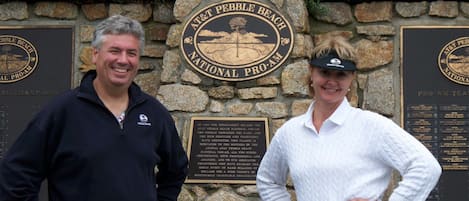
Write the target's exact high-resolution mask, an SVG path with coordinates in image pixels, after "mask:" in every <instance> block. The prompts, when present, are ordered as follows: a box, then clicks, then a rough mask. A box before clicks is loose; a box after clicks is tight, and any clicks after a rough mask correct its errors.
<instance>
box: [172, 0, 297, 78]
mask: <svg viewBox="0 0 469 201" xmlns="http://www.w3.org/2000/svg"><path fill="white" fill-rule="evenodd" d="M293 44H294V41H293V29H292V27H291V26H290V23H289V22H288V20H287V19H286V18H285V17H284V16H283V15H282V14H281V13H280V12H278V11H277V10H276V9H275V6H273V7H270V6H268V5H266V4H262V3H260V2H257V1H246V0H244V1H221V2H218V3H214V4H211V5H209V6H207V7H205V8H203V9H201V10H200V11H198V12H197V13H195V14H194V15H192V17H191V18H190V19H189V20H188V21H187V22H186V24H185V26H184V29H183V33H182V37H181V50H182V53H183V54H184V58H185V60H186V61H187V63H189V64H190V65H191V66H192V67H193V68H194V69H195V70H196V71H198V72H199V73H202V74H204V75H206V76H208V77H211V78H215V79H219V80H226V81H243V80H250V79H255V78H258V77H261V76H264V75H266V74H268V73H270V72H272V71H274V70H275V69H277V68H279V67H280V66H281V65H282V64H283V63H284V62H285V60H286V59H287V58H288V56H289V55H290V52H291V51H292V48H293Z"/></svg>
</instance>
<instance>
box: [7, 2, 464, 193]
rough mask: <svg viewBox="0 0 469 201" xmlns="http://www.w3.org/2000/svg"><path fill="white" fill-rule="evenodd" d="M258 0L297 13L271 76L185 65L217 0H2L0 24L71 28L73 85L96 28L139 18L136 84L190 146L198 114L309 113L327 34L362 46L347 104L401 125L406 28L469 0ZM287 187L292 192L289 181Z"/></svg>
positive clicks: (434, 21) (445, 21) (445, 16)
mask: <svg viewBox="0 0 469 201" xmlns="http://www.w3.org/2000/svg"><path fill="white" fill-rule="evenodd" d="M259 1H261V2H263V3H265V4H268V5H271V6H272V7H276V8H277V9H278V10H279V11H280V12H282V13H283V14H284V15H285V16H286V17H287V18H288V19H291V22H290V24H291V25H292V26H293V27H294V31H295V44H294V49H293V51H292V53H291V55H290V58H289V59H288V60H287V61H286V63H285V64H284V65H283V66H282V67H280V68H278V69H277V70H275V71H274V72H272V73H270V74H268V75H267V76H264V77H261V78H258V79H255V80H250V81H243V82H227V81H219V80H214V79H212V78H209V77H206V76H204V75H201V74H199V73H197V72H196V71H195V70H194V69H192V68H191V67H190V66H189V65H188V64H187V63H185V61H184V59H183V56H182V55H181V52H180V50H179V41H180V37H181V31H182V28H183V26H184V22H185V20H187V19H188V18H190V16H191V14H192V13H194V12H196V11H197V10H198V9H200V8H203V7H205V6H207V5H209V4H211V3H214V2H217V0H168V1H152V3H145V1H144V2H143V3H90V4H85V3H70V2H69V1H63V2H52V1H50V2H46V1H44V2H35V3H31V2H30V1H15V2H9V1H1V2H5V3H0V25H1V26H18V25H24V26H28V25H69V26H73V27H74V30H75V50H74V53H75V55H74V68H73V75H74V76H73V80H74V85H75V86H76V85H78V83H79V80H80V78H81V76H82V75H83V72H84V71H86V70H89V69H93V68H94V66H93V64H92V62H91V59H90V58H91V57H90V55H91V51H90V50H91V48H90V41H91V39H92V32H93V26H94V25H96V24H97V23H98V22H99V21H100V20H102V19H104V18H106V17H107V16H110V15H114V14H122V15H126V16H129V17H132V18H134V19H137V20H138V21H140V22H142V24H143V25H144V27H145V29H146V34H147V37H146V38H147V44H146V47H145V49H144V52H143V55H142V56H143V57H142V61H141V66H140V73H139V75H138V76H137V78H136V82H137V83H138V84H140V85H141V86H142V88H143V90H145V91H146V92H148V93H149V94H151V95H153V96H154V97H156V98H158V99H159V100H160V101H161V102H162V103H163V104H164V105H165V106H166V107H167V108H168V109H169V110H170V112H171V113H172V115H173V117H174V119H175V121H176V126H177V128H178V130H179V132H180V137H181V139H182V140H183V144H184V146H185V147H187V144H188V137H189V124H190V118H191V117H192V116H243V117H244V116H252V117H258V116H262V117H268V118H269V128H270V133H271V135H273V134H274V133H275V131H276V129H277V128H278V127H280V126H281V125H282V124H283V123H284V122H285V121H287V120H288V119H289V118H291V117H293V116H297V115H299V114H301V113H303V112H304V111H305V110H306V108H307V107H308V105H309V104H310V103H311V98H310V97H309V96H308V90H307V86H306V83H307V81H306V79H307V74H308V69H307V68H308V65H307V62H308V58H309V56H310V54H311V49H312V48H313V47H314V44H316V43H317V42H318V41H320V40H322V38H323V37H324V36H325V35H326V34H340V35H344V36H345V37H347V38H349V39H350V40H351V41H352V43H353V45H354V46H355V47H356V48H357V50H358V53H359V56H358V58H359V61H358V68H359V71H358V76H357V80H356V83H354V87H353V88H352V91H351V93H350V94H349V98H350V100H351V103H352V104H353V105H354V106H357V107H361V108H365V109H368V110H372V111H376V112H379V113H381V114H383V115H385V116H388V117H389V118H392V119H393V120H394V121H396V122H398V123H399V121H400V100H401V99H400V56H399V55H400V47H399V44H400V34H399V33H400V26H403V25H467V23H468V17H469V3H466V2H457V1H432V2H425V1H422V2H393V1H376V2H364V3H355V4H348V3H344V2H327V1H325V2H322V3H320V5H321V6H322V7H323V8H325V10H326V12H324V13H323V12H321V13H309V12H308V10H307V8H306V2H305V0H259ZM72 2H73V1H72ZM77 2H78V1H77ZM111 2H112V1H111ZM117 2H122V1H117ZM133 2H138V1H133ZM397 179H398V178H397V177H396V179H395V181H394V182H393V184H391V185H394V183H395V182H396V181H397ZM288 189H289V191H290V192H291V194H292V195H293V197H294V194H295V193H294V188H293V186H292V183H291V182H289V185H288ZM178 200H179V201H202V200H204V201H220V200H223V201H257V200H260V198H259V196H258V194H257V190H256V186H255V185H229V184H203V185H195V184H186V185H184V187H183V190H182V192H181V195H180V196H179V199H178ZM293 200H296V199H295V198H293Z"/></svg>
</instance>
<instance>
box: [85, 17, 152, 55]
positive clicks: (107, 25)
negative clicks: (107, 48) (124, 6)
mask: <svg viewBox="0 0 469 201" xmlns="http://www.w3.org/2000/svg"><path fill="white" fill-rule="evenodd" d="M121 34H131V35H133V36H135V37H136V38H138V39H139V41H140V52H143V48H144V46H145V31H144V30H143V27H142V24H140V22H138V21H137V20H134V19H131V18H129V17H125V16H122V15H114V16H111V17H109V18H107V19H105V20H104V21H102V22H100V23H99V24H98V25H97V26H96V30H95V31H94V34H93V41H92V42H91V46H93V47H94V48H96V49H99V48H101V45H102V42H103V39H104V36H105V35H121Z"/></svg>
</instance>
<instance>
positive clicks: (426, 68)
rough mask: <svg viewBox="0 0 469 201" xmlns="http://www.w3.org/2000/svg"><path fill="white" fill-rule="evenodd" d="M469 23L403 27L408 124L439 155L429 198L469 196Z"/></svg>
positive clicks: (456, 200)
mask: <svg viewBox="0 0 469 201" xmlns="http://www.w3.org/2000/svg"><path fill="white" fill-rule="evenodd" d="M468 36H469V26H468V27H450V26H428V27H421V26H404V27H402V28H401V59H402V62H401V63H402V69H401V73H402V75H401V97H402V103H401V110H402V111H401V115H402V118H401V119H402V124H403V127H404V128H405V129H406V130H407V131H408V132H410V133H411V134H412V135H414V137H416V138H417V139H419V140H420V141H421V142H422V143H423V144H424V145H425V146H426V147H427V148H428V149H429V150H430V151H431V152H432V153H433V155H434V156H435V157H436V158H437V159H438V161H439V162H440V164H441V166H442V168H443V174H442V176H441V178H440V181H439V183H438V184H437V186H436V188H435V189H434V190H433V191H432V193H431V194H430V197H429V198H428V199H427V200H429V201H440V200H441V201H467V200H469V191H468V189H469V153H468V151H469V140H468V139H469V37H468Z"/></svg>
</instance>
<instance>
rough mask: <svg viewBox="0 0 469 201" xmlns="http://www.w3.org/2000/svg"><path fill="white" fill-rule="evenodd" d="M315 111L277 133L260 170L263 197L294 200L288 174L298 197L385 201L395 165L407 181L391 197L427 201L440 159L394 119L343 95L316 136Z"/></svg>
mask: <svg viewBox="0 0 469 201" xmlns="http://www.w3.org/2000/svg"><path fill="white" fill-rule="evenodd" d="M313 109H314V103H312V104H311V106H310V107H309V109H308V111H307V112H306V113H305V114H304V115H301V116H298V117H295V118H292V119H291V120H289V121H288V122H286V123H285V124H284V125H283V126H282V127H281V128H279V129H278V131H277V133H276V134H275V136H274V137H273V139H272V142H271V144H270V146H269V148H268V150H267V152H266V154H265V155H264V158H263V159H262V162H261V164H260V167H259V169H258V173H257V188H258V191H259V194H260V196H261V198H262V199H263V200H264V201H290V195H289V193H288V192H287V191H286V187H285V184H286V180H287V174H288V173H290V175H291V177H292V180H293V184H294V187H295V192H296V196H297V200H298V201H347V200H350V199H352V198H366V199H369V200H370V201H374V200H381V199H382V196H383V193H384V192H385V190H386V188H387V187H388V184H389V181H390V180H391V172H392V170H393V169H396V170H398V171H399V172H400V174H401V175H402V176H403V180H402V181H401V182H399V185H398V187H397V188H396V189H394V190H393V192H392V194H391V197H390V198H389V201H424V200H425V199H426V197H427V196H428V194H429V193H430V192H431V190H432V189H433V188H434V186H435V185H436V183H437V182H438V179H439V176H440V174H441V167H440V165H439V164H438V161H437V160H436V159H435V158H434V156H433V155H432V154H431V153H430V152H429V151H428V149H427V148H425V146H423V145H422V144H421V143H420V142H419V141H418V140H416V139H415V138H414V137H413V136H412V135H410V134H409V133H407V132H406V131H404V130H403V129H402V128H400V127H399V126H398V125H397V124H395V123H394V122H393V121H391V120H390V119H388V118H386V117H384V116H381V115H379V114H377V113H373V112H370V111H364V110H361V109H358V108H354V107H351V106H350V105H349V103H348V101H347V100H346V99H344V101H343V102H342V104H341V105H340V106H339V108H337V110H336V111H335V112H334V113H333V114H332V115H331V117H330V118H329V119H327V120H326V121H325V122H324V123H323V125H322V127H321V129H320V132H319V134H318V133H317V131H316V129H315V128H314V126H313V124H312V119H311V118H312V111H313Z"/></svg>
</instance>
